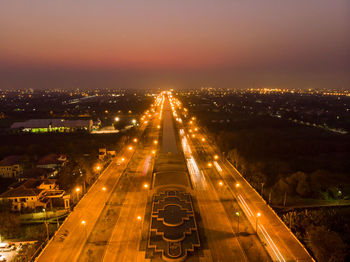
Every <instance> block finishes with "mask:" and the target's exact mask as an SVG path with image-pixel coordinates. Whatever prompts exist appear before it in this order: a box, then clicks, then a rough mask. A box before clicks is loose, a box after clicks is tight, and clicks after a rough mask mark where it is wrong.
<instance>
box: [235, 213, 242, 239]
mask: <svg viewBox="0 0 350 262" xmlns="http://www.w3.org/2000/svg"><path fill="white" fill-rule="evenodd" d="M235 214H236V216H237V236H239V216H240V215H241V213H240V212H239V211H237V212H236V213H235Z"/></svg>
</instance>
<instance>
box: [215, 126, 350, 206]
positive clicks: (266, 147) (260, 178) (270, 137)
mask: <svg viewBox="0 0 350 262" xmlns="http://www.w3.org/2000/svg"><path fill="white" fill-rule="evenodd" d="M301 129H303V130H304V129H305V128H301ZM233 130H234V131H228V130H223V131H220V132H219V133H216V134H215V140H216V143H217V145H218V146H219V147H220V149H221V150H222V151H223V152H225V154H226V156H227V158H228V159H229V160H230V161H231V162H232V163H233V164H234V165H235V166H236V167H237V168H238V170H239V171H240V172H241V173H242V174H243V175H244V176H245V178H246V179H247V180H248V181H249V182H250V183H251V184H252V185H253V186H254V187H255V188H256V189H257V190H258V191H259V192H260V193H261V194H262V195H263V196H264V197H265V198H266V199H269V200H271V201H272V202H274V203H275V204H281V203H282V201H283V198H284V195H285V194H287V195H288V196H289V199H291V198H315V199H327V200H328V199H339V198H344V197H346V196H347V194H348V193H349V192H348V190H349V185H350V181H349V174H348V172H349V171H348V170H350V169H349V168H350V167H348V166H349V165H350V161H348V159H350V153H349V148H350V145H349V141H350V139H349V137H346V136H342V137H341V139H340V136H339V135H333V136H334V137H333V138H328V139H326V137H324V136H327V135H325V134H321V135H320V134H319V136H317V133H318V132H319V131H318V130H317V131H316V135H315V134H311V133H310V130H307V131H306V133H302V130H299V128H290V129H287V128H285V129H282V130H281V129H273V128H256V129H254V128H252V129H238V130H235V129H233ZM328 136H329V135H328ZM337 136H339V137H337ZM343 139H344V140H343ZM341 140H343V141H341ZM330 144H331V146H330Z"/></svg>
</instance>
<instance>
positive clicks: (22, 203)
mask: <svg viewBox="0 0 350 262" xmlns="http://www.w3.org/2000/svg"><path fill="white" fill-rule="evenodd" d="M53 198H62V199H64V206H65V207H66V208H69V197H66V196H65V191H64V190H59V187H58V185H57V183H56V180H55V179H29V180H27V181H25V182H22V183H19V184H18V185H15V186H14V187H12V188H10V189H9V190H7V191H6V192H4V193H2V194H1V195H0V200H2V201H8V202H10V205H11V210H12V211H22V210H23V209H30V210H36V209H42V208H47V206H48V205H49V204H51V203H52V202H51V200H52V199H53ZM66 201H68V202H66ZM51 207H52V204H51Z"/></svg>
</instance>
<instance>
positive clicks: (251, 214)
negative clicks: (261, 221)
mask: <svg viewBox="0 0 350 262" xmlns="http://www.w3.org/2000/svg"><path fill="white" fill-rule="evenodd" d="M238 199H239V201H241V203H242V205H243V207H244V208H245V209H246V210H247V213H248V215H249V216H254V214H253V212H252V210H251V209H250V208H249V206H248V204H247V202H245V200H244V198H243V197H242V195H241V194H239V195H238Z"/></svg>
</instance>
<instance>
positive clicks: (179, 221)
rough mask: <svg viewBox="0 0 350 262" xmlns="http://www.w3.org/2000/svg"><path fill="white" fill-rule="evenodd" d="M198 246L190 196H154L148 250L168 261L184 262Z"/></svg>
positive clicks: (176, 192)
mask: <svg viewBox="0 0 350 262" xmlns="http://www.w3.org/2000/svg"><path fill="white" fill-rule="evenodd" d="M199 246H200V241H199V236H198V230H197V224H196V220H195V216H194V210H193V205H192V199H191V195H190V194H188V193H185V192H181V191H175V190H174V191H173V190H169V191H163V192H159V193H158V194H154V195H153V201H152V215H151V225H150V234H149V241H148V248H150V249H153V250H154V251H155V252H156V253H158V252H159V253H161V256H162V259H163V260H165V261H183V260H185V259H186V257H187V254H188V252H194V249H195V247H197V248H198V247H199Z"/></svg>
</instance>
